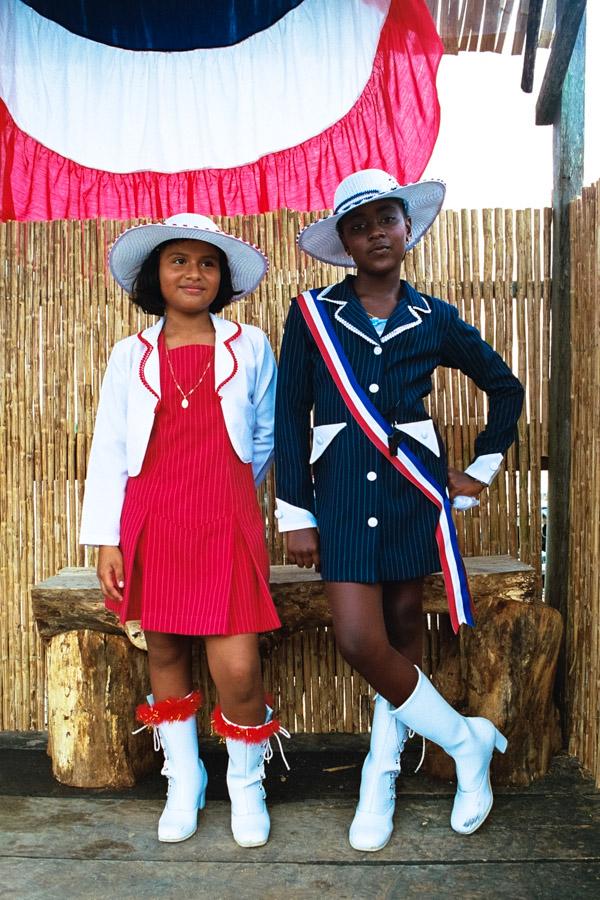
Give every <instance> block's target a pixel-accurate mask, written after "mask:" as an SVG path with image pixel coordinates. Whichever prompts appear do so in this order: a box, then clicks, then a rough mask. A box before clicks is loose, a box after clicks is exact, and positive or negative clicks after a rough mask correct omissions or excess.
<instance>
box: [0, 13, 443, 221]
mask: <svg viewBox="0 0 600 900" xmlns="http://www.w3.org/2000/svg"><path fill="white" fill-rule="evenodd" d="M86 7H87V9H86ZM441 53H442V45H441V42H440V40H439V37H438V35H437V33H436V30H435V27H434V25H433V22H432V20H431V17H430V15H429V12H428V10H427V7H426V4H425V2H424V0H287V2H286V0H270V2H262V3H258V2H255V3H252V2H251V3H248V2H246V3H242V2H239V0H226V2H223V3H219V4H215V3H209V2H207V0H196V2H192V0H181V2H179V3H178V4H177V10H176V15H168V16H165V6H164V2H162V0H161V2H158V0H144V2H143V3H142V2H141V0H134V2H131V3H126V4H123V3H121V2H117V0H106V2H105V3H103V4H98V3H97V2H93V3H92V2H90V0H87V2H86V0H53V2H50V0H28V2H27V3H26V2H23V0H2V3H0V165H1V172H0V178H1V182H0V190H1V194H0V199H1V208H0V218H2V219H9V218H15V219H53V218H90V217H96V216H105V217H110V218H129V217H131V216H150V217H154V218H160V217H164V216H167V215H171V214H173V213H176V212H180V211H183V210H188V211H199V212H204V213H211V214H228V215H234V214H240V213H257V212H265V211H267V210H271V209H277V208H279V207H281V206H288V207H291V208H296V209H305V210H308V209H321V208H326V207H327V206H328V205H329V204H330V203H331V199H332V197H333V193H334V190H335V187H336V185H337V183H338V182H339V181H340V180H341V178H343V177H344V176H345V175H347V174H349V173H350V172H351V171H354V170H356V169H358V168H363V167H371V166H374V167H380V168H384V169H386V170H388V171H390V172H392V173H393V174H395V175H396V176H397V177H398V178H399V180H400V181H405V182H406V181H414V180H417V179H418V178H419V177H420V175H421V173H422V171H423V169H424V168H425V166H426V164H427V162H428V160H429V157H430V155H431V151H432V149H433V145H434V143H435V139H436V137H437V132H438V126H439V107H438V102H437V94H436V88H435V77H436V71H437V66H438V63H439V60H440V57H441Z"/></svg>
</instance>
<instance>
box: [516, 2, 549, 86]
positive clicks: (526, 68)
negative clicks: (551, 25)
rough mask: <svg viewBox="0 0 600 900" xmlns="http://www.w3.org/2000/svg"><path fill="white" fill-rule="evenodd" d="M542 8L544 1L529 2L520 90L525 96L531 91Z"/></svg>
mask: <svg viewBox="0 0 600 900" xmlns="http://www.w3.org/2000/svg"><path fill="white" fill-rule="evenodd" d="M543 6H544V0H529V15H528V16H527V37H526V38H525V59H524V60H523V76H522V78H521V90H522V91H525V93H526V94H531V92H532V90H533V73H534V71H535V54H536V51H537V46H538V37H539V33H540V23H541V21H542V7H543Z"/></svg>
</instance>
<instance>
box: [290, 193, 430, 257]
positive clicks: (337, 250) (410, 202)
mask: <svg viewBox="0 0 600 900" xmlns="http://www.w3.org/2000/svg"><path fill="white" fill-rule="evenodd" d="M445 194H446V185H445V184H444V182H443V181H420V182H417V183H416V184H406V185H403V186H401V187H399V188H396V189H395V190H393V191H387V192H386V193H383V194H377V195H376V196H370V197H369V198H368V199H367V200H361V201H359V202H357V203H356V204H355V205H354V206H353V207H351V208H350V209H344V211H343V212H341V213H337V214H336V213H332V214H331V215H330V216H327V217H326V218H324V219H319V220H318V221H317V222H312V223H311V224H310V225H307V227H306V228H304V229H303V231H301V232H300V234H299V235H298V246H299V247H300V249H301V250H304V252H305V253H308V255H309V256H312V257H314V258H315V259H318V260H320V261H321V262H324V263H329V264H330V265H332V266H348V267H350V266H355V265H356V263H355V262H354V260H353V259H352V257H351V256H349V255H348V254H347V253H346V251H345V250H344V245H343V244H342V241H341V238H340V236H339V234H338V232H337V223H338V222H339V221H340V219H343V217H344V216H347V215H348V213H349V212H353V211H354V210H355V209H358V208H359V207H361V206H365V205H366V204H367V203H374V202H376V201H378V200H387V199H396V200H404V201H405V202H406V204H407V206H408V215H409V216H410V221H411V239H410V241H408V242H407V244H406V250H407V251H408V250H412V248H413V247H414V246H415V244H418V242H419V241H420V240H421V238H422V237H423V235H424V234H425V233H426V232H427V231H428V230H429V229H430V228H431V226H432V225H433V223H434V221H435V220H436V218H437V216H438V214H439V212H440V209H441V208H442V204H443V202H444V196H445Z"/></svg>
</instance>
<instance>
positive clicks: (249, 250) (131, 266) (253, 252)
mask: <svg viewBox="0 0 600 900" xmlns="http://www.w3.org/2000/svg"><path fill="white" fill-rule="evenodd" d="M172 240H194V241H206V242H207V243H208V244H214V246H215V247H219V248H220V249H221V250H222V251H223V253H224V254H225V256H226V257H227V262H228V263H229V270H230V272H231V283H232V285H233V290H234V291H235V298H234V299H235V300H240V299H241V298H242V297H245V296H246V294H251V293H252V291H254V290H256V288H257V287H258V285H259V284H260V282H261V281H262V279H263V278H264V276H265V275H266V273H267V270H268V268H269V261H268V259H267V257H266V256H265V255H264V253H262V252H261V251H260V250H259V249H258V247H255V246H254V245H253V244H249V243H248V242H247V241H244V240H242V238H238V237H235V236H234V235H231V234H225V232H223V231H212V230H211V229H208V228H194V227H190V226H187V225H165V224H164V223H162V222H155V223H152V224H150V225H135V226H134V227H133V228H128V229H127V231H124V232H123V234H121V235H120V236H119V237H118V238H117V240H116V241H115V242H114V244H113V245H112V247H111V249H110V253H109V255H108V263H109V267H110V271H111V273H112V274H113V276H114V278H115V280H116V281H117V283H118V284H120V285H121V287H122V288H123V290H125V291H126V292H127V293H128V294H131V292H132V290H133V285H134V283H135V279H136V278H137V276H138V274H139V271H140V269H141V267H142V265H143V263H144V261H145V260H146V259H147V258H148V256H149V255H150V253H152V251H153V250H154V249H155V247H158V245H159V244H162V243H163V242H164V241H172Z"/></svg>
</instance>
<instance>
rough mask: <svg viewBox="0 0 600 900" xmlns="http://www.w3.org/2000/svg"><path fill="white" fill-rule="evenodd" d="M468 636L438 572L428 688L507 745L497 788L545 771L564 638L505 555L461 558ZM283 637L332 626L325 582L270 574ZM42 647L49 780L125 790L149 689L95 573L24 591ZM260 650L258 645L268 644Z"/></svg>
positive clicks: (142, 744)
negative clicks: (468, 602)
mask: <svg viewBox="0 0 600 900" xmlns="http://www.w3.org/2000/svg"><path fill="white" fill-rule="evenodd" d="M465 566H466V569H467V572H468V576H469V583H470V587H471V592H472V594H473V598H474V602H475V606H476V616H477V627H476V628H474V629H466V628H463V629H461V632H460V634H459V636H458V637H455V636H454V635H453V634H452V632H451V629H450V623H449V617H448V615H447V603H446V596H445V592H444V586H443V581H442V576H441V574H436V575H431V576H428V577H427V579H426V585H425V602H424V612H425V614H426V615H427V616H437V617H439V627H438V636H439V652H438V653H437V654H436V659H435V660H433V661H432V665H431V666H430V667H431V668H432V675H433V680H434V683H435V684H436V685H437V686H438V688H439V689H440V690H441V691H442V693H443V694H444V696H445V697H446V698H447V699H448V700H449V702H451V703H452V704H453V705H454V706H455V707H456V708H457V709H459V710H460V711H461V712H462V713H464V714H466V715H484V716H487V717H488V718H490V719H492V720H493V721H494V722H495V723H496V725H497V726H498V727H499V728H500V729H501V730H502V731H503V732H504V733H505V734H506V735H507V737H508V738H509V749H508V751H507V753H506V754H505V756H503V757H500V756H499V754H496V758H495V762H494V768H495V773H494V774H495V778H496V780H497V781H498V782H499V783H509V784H527V783H529V782H530V781H531V779H532V778H535V777H538V776H540V775H542V774H544V773H545V772H546V771H547V769H548V765H549V762H550V759H551V757H552V755H553V753H554V752H555V751H556V750H557V749H559V747H560V731H559V725H558V717H557V713H556V709H555V707H554V704H553V701H552V686H553V681H554V674H555V670H556V660H557V656H558V649H559V645H560V638H561V633H562V622H561V618H560V615H559V614H558V613H557V612H556V610H554V609H551V608H550V607H547V606H546V605H545V604H543V603H539V602H535V601H534V597H535V594H536V575H535V572H534V570H533V569H532V568H531V567H530V566H527V565H525V564H524V563H521V562H518V561H517V560H514V559H512V558H511V557H508V556H495V557H472V558H467V559H465ZM271 591H272V594H273V599H274V601H275V605H276V607H277V609H278V612H279V615H280V618H281V621H282V623H283V628H282V629H281V631H278V632H274V633H273V635H272V638H271V639H272V641H277V642H279V641H282V640H285V639H286V637H289V636H291V635H294V634H295V633H297V632H298V631H300V630H306V629H311V628H316V627H322V626H327V625H330V624H331V617H330V614H329V609H328V606H327V602H326V599H325V596H324V591H323V583H322V581H321V579H320V576H319V575H317V574H315V573H314V572H310V571H305V570H301V569H298V568H296V567H295V566H272V567H271ZM32 600H33V610H34V615H35V618H36V621H37V626H38V629H39V632H40V634H41V636H42V638H44V640H45V641H46V642H47V648H46V649H47V652H46V661H47V663H46V666H47V682H48V733H49V742H48V752H49V754H50V756H51V757H52V767H53V772H54V775H55V777H56V778H57V779H58V780H59V781H61V782H63V783H65V784H70V785H76V786H80V787H128V786H131V785H132V784H134V783H135V780H136V778H137V777H139V776H140V775H141V774H143V773H144V772H146V771H148V769H149V768H150V767H152V766H153V765H154V761H153V753H152V748H151V743H150V741H149V740H144V739H143V736H141V735H137V736H135V735H132V733H131V732H132V723H133V722H134V708H135V705H136V704H137V703H138V702H140V700H141V699H142V698H143V697H144V696H145V694H146V692H147V691H148V684H149V681H148V674H147V663H146V654H145V653H144V652H141V649H140V648H143V646H144V640H143V633H141V632H140V631H139V629H137V630H136V629H135V627H133V628H131V627H129V631H128V633H127V634H126V633H125V631H124V629H123V628H122V627H121V625H120V623H119V622H118V620H117V619H116V617H115V616H114V615H113V614H112V613H110V612H108V611H107V610H106V609H105V607H104V602H103V599H102V594H101V592H100V589H99V587H98V581H97V579H96V575H95V571H94V570H93V569H82V568H77V569H74V568H69V569H62V570H61V571H60V572H59V573H58V575H56V576H54V577H53V578H49V579H48V580H46V581H44V582H41V583H40V584H37V585H36V586H35V587H34V588H33V589H32ZM266 644H267V645H268V640H267V642H266ZM426 759H427V770H428V772H429V774H431V775H436V776H440V777H443V778H451V777H452V776H453V766H452V761H451V760H450V759H449V757H447V756H446V755H445V754H444V753H443V751H440V750H438V748H436V747H435V746H430V747H429V749H428V753H427V757H426Z"/></svg>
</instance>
